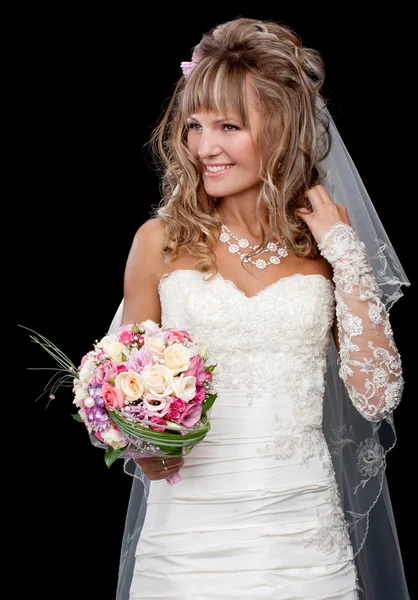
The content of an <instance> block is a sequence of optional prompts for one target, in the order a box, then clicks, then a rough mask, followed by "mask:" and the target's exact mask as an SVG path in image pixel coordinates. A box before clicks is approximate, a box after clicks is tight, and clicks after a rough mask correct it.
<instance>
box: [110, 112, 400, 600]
mask: <svg viewBox="0 0 418 600" xmlns="http://www.w3.org/2000/svg"><path fill="white" fill-rule="evenodd" d="M318 108H319V109H320V110H321V111H322V112H325V113H326V116H327V117H328V120H329V127H330V134H331V149H330V152H329V154H328V156H327V157H326V159H325V160H324V161H323V164H322V165H321V166H322V167H323V169H324V172H325V177H324V179H323V181H322V184H323V185H324V187H325V188H326V189H327V190H328V192H329V194H330V195H331V198H332V199H333V200H334V202H335V203H337V204H342V205H344V206H345V207H346V209H347V212H348V216H349V219H350V222H351V225H352V227H353V228H354V230H355V231H356V233H357V234H358V236H359V238H360V239H361V241H362V242H363V243H364V244H365V247H366V251H367V255H368V258H369V260H370V263H371V266H372V268H373V274H374V277H375V279H376V282H377V284H378V286H379V288H380V290H381V293H382V301H383V302H384V304H385V306H386V309H387V310H390V308H391V307H392V306H393V304H394V303H395V302H396V301H397V300H398V299H399V298H401V297H402V295H403V291H402V286H409V285H410V282H409V280H408V278H407V276H406V274H405V271H404V269H403V267H402V265H401V263H400V260H399V258H398V257H397V255H396V252H395V251H394V249H393V247H392V244H391V242H390V240H389V238H388V236H387V234H386V232H385V230H384V227H383V225H382V223H381V221H380V219H379V217H378V215H377V212H376V210H375V208H374V206H373V204H372V202H371V200H370V197H369V195H368V193H367V191H366V189H365V187H364V184H363V182H362V180H361V178H360V176H359V174H358V172H357V169H356V167H355V165H354V163H353V161H352V159H351V157H350V155H349V153H348V151H347V149H346V147H345V146H344V143H343V141H342V139H341V137H340V135H339V133H338V131H337V128H336V126H335V123H334V121H333V119H332V117H331V115H330V113H329V111H328V109H327V108H326V107H325V106H324V105H322V104H321V105H320V106H319V107H318ZM122 311H123V300H122V302H121V304H120V306H119V308H118V310H117V312H116V314H115V316H114V318H113V320H112V323H111V326H110V328H109V331H110V332H114V331H116V330H117V328H118V327H119V325H120V323H121V318H122ZM395 337H396V336H395ZM323 431H324V434H325V437H326V440H327V444H328V447H329V451H330V454H331V457H332V462H333V466H334V470H335V475H336V479H337V484H338V487H339V492H340V498H341V503H342V508H343V510H344V513H345V517H346V520H347V523H348V524H349V531H350V538H351V543H352V546H353V549H354V555H355V562H356V568H357V576H358V583H359V587H360V596H359V597H360V598H361V599H362V600H363V599H365V600H385V599H387V600H389V599H390V600H393V599H395V598H396V600H408V599H409V594H408V590H407V584H406V580H405V575H404V570H403V564H402V557H401V551H400V547H399V542H398V537H397V532H396V526H395V521H394V517H393V513H392V505H391V500H390V495H389V491H388V486H387V481H386V458H385V457H386V453H387V452H389V451H390V450H391V449H393V447H394V446H395V444H396V432H395V426H394V420H393V414H389V415H388V416H387V417H386V418H384V419H382V420H381V421H378V422H371V421H368V420H366V419H365V418H364V417H362V416H361V415H360V413H359V412H358V411H357V410H356V409H355V408H354V406H353V404H352V402H351V400H350V398H349V396H348V394H347V391H346V388H345V385H344V382H343V381H342V379H341V377H340V375H339V357H338V352H337V350H336V347H335V344H334V343H333V341H332V342H331V344H330V347H329V351H328V362H327V377H326V388H325V395H324V417H323ZM124 471H125V472H126V473H127V474H128V475H130V476H132V477H133V480H132V489H131V495H130V500H129V505H128V509H127V516H126V523H125V530H124V534H123V540H122V548H121V555H120V566H119V580H118V588H117V596H116V598H117V600H128V599H129V588H130V584H131V579H132V572H133V567H134V562H135V549H136V546H137V543H138V540H139V537H140V534H141V529H142V525H143V522H144V518H145V513H146V509H147V497H148V493H149V481H148V480H147V478H146V477H145V476H144V475H143V474H142V472H141V470H140V469H139V468H138V467H136V465H135V463H134V462H133V460H125V462H124Z"/></svg>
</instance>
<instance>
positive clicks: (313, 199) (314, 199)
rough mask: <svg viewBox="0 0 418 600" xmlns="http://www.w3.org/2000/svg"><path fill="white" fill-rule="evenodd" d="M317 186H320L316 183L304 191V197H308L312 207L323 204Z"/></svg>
mask: <svg viewBox="0 0 418 600" xmlns="http://www.w3.org/2000/svg"><path fill="white" fill-rule="evenodd" d="M319 187H320V186H317V185H316V186H314V187H312V188H310V189H309V190H307V191H306V192H305V195H306V197H307V198H308V200H309V201H310V203H311V204H312V206H313V207H314V209H315V208H319V207H321V206H322V205H323V204H324V200H323V198H322V196H321V194H320V192H319V189H318V188H319Z"/></svg>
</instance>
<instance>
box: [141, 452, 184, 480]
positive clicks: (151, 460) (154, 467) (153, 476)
mask: <svg viewBox="0 0 418 600" xmlns="http://www.w3.org/2000/svg"><path fill="white" fill-rule="evenodd" d="M163 459H164V457H161V458H157V457H155V456H151V457H146V458H135V459H134V460H135V462H136V464H137V465H138V466H139V467H141V469H142V470H143V472H144V473H145V475H146V476H147V477H148V479H150V480H151V481H155V480H158V479H167V478H168V477H171V476H172V475H175V473H178V472H179V471H180V469H181V467H182V466H183V464H184V458H183V457H182V456H172V457H166V458H165V459H164V460H165V463H166V465H167V467H168V469H164V465H163Z"/></svg>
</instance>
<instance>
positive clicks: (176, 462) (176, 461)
mask: <svg viewBox="0 0 418 600" xmlns="http://www.w3.org/2000/svg"><path fill="white" fill-rule="evenodd" d="M164 460H165V465H166V467H167V468H165V467H164V463H163V460H162V459H160V462H159V463H157V469H158V471H168V470H170V469H175V468H177V467H181V466H182V465H183V463H184V459H183V458H181V457H178V458H170V459H168V458H166V459H164Z"/></svg>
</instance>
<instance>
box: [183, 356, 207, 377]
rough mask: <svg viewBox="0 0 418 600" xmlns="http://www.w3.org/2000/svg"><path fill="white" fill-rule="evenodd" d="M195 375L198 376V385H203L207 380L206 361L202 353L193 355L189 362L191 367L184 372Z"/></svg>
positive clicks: (185, 374)
mask: <svg viewBox="0 0 418 600" xmlns="http://www.w3.org/2000/svg"><path fill="white" fill-rule="evenodd" d="M187 375H193V377H196V385H202V383H204V382H205V381H206V371H205V362H204V360H203V358H202V357H201V356H200V354H196V356H192V358H191V359H190V362H189V368H188V369H187V371H186V372H185V373H184V376H185V377H186V376H187Z"/></svg>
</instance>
